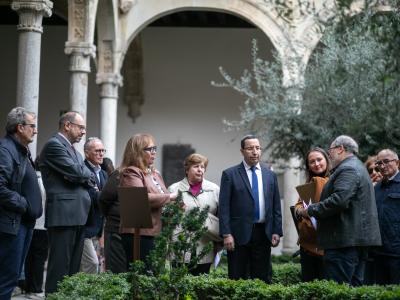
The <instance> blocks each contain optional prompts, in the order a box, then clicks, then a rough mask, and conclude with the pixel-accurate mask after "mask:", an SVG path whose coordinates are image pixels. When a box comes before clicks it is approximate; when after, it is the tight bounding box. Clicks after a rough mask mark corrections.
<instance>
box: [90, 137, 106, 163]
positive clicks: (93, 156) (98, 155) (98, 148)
mask: <svg viewBox="0 0 400 300" xmlns="http://www.w3.org/2000/svg"><path fill="white" fill-rule="evenodd" d="M105 153H106V150H105V149H104V145H103V143H102V142H100V141H98V140H94V141H92V142H91V143H90V144H89V149H88V150H85V156H86V159H87V160H88V161H90V162H91V163H92V164H94V165H95V166H99V165H101V164H102V163H103V158H104V154H105Z"/></svg>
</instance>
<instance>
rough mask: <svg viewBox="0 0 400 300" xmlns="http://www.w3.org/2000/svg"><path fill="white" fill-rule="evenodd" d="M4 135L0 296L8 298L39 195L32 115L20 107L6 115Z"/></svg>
mask: <svg viewBox="0 0 400 300" xmlns="http://www.w3.org/2000/svg"><path fill="white" fill-rule="evenodd" d="M6 132H7V134H6V136H5V137H4V138H2V139H0V299H10V298H11V294H12V291H13V289H14V288H15V287H16V286H17V281H18V278H19V276H20V273H21V271H22V267H23V264H24V260H25V257H26V254H27V252H28V249H29V245H30V243H31V239H32V233H33V227H34V226H35V222H36V219H37V218H39V217H40V216H41V214H42V196H41V193H40V188H39V184H38V180H37V177H36V172H35V167H34V163H33V161H32V158H31V155H30V152H29V148H28V145H29V144H30V143H32V141H33V138H34V136H35V135H36V134H37V130H36V116H35V114H34V113H33V112H29V111H27V110H26V109H25V108H23V107H16V108H13V109H12V110H11V111H10V112H9V114H8V115H7V124H6Z"/></svg>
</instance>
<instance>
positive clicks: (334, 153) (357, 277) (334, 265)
mask: <svg viewBox="0 0 400 300" xmlns="http://www.w3.org/2000/svg"><path fill="white" fill-rule="evenodd" d="M328 152H329V156H330V158H331V160H332V167H333V169H332V172H331V176H330V178H329V181H328V182H327V183H326V185H325V186H324V188H323V190H322V193H321V200H320V202H319V203H313V204H311V205H309V206H308V208H307V209H303V210H300V211H299V212H298V213H299V215H301V216H303V217H306V216H310V217H315V218H316V219H317V242H318V246H319V247H320V248H321V249H324V251H325V254H324V267H325V278H326V279H328V280H334V281H336V282H338V283H348V284H350V285H352V286H360V285H362V283H363V276H364V268H365V260H366V258H367V251H368V247H369V246H379V245H380V244H381V235H380V232H379V224H378V213H377V209H376V204H375V195H374V188H373V185H372V182H371V179H370V178H369V175H368V172H367V169H366V168H365V166H364V165H363V163H362V162H361V161H360V160H359V159H358V158H357V157H356V154H357V153H358V145H357V143H356V142H355V141H354V140H353V139H352V138H351V137H349V136H346V135H341V136H339V137H337V138H336V139H335V140H334V141H333V142H332V144H331V146H330V147H329V149H328Z"/></svg>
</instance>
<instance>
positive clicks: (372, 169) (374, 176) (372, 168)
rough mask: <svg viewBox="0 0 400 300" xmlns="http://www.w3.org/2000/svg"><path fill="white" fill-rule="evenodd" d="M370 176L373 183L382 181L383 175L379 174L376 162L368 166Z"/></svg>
mask: <svg viewBox="0 0 400 300" xmlns="http://www.w3.org/2000/svg"><path fill="white" fill-rule="evenodd" d="M367 170H368V174H369V177H370V178H371V180H372V182H378V181H380V180H381V179H382V175H381V173H380V172H379V168H378V166H377V165H376V164H375V162H372V163H370V164H369V165H368V166H367Z"/></svg>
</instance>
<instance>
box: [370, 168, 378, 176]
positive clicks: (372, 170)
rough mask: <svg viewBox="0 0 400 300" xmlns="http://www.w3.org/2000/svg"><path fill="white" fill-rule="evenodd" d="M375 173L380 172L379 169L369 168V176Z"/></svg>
mask: <svg viewBox="0 0 400 300" xmlns="http://www.w3.org/2000/svg"><path fill="white" fill-rule="evenodd" d="M374 172H379V168H378V167H374V168H368V174H372V173H374Z"/></svg>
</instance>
